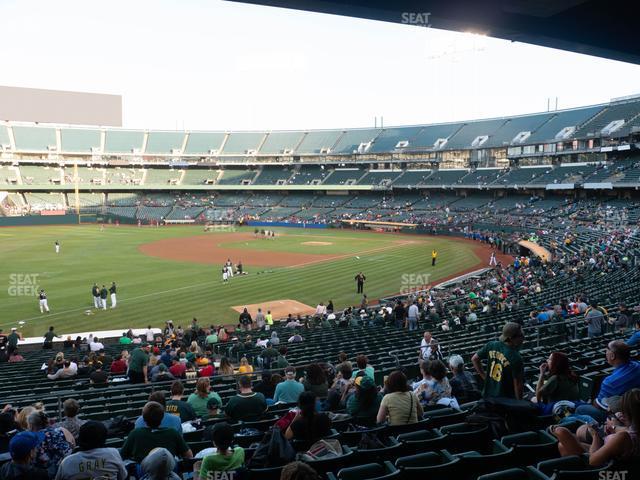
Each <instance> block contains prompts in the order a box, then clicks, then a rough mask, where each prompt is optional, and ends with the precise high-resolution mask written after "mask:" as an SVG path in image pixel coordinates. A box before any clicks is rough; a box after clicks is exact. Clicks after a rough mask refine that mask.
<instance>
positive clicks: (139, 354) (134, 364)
mask: <svg viewBox="0 0 640 480" xmlns="http://www.w3.org/2000/svg"><path fill="white" fill-rule="evenodd" d="M148 363H149V355H147V354H146V352H144V351H143V350H142V349H141V348H134V349H133V350H132V351H131V356H130V357H129V370H131V371H134V372H142V368H143V367H144V366H145V365H147V364H148Z"/></svg>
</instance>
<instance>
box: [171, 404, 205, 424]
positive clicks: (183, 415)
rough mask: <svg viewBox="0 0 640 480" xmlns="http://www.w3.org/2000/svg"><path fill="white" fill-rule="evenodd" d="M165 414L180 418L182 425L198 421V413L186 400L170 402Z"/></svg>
mask: <svg viewBox="0 0 640 480" xmlns="http://www.w3.org/2000/svg"><path fill="white" fill-rule="evenodd" d="M205 407H206V405H205ZM165 412H167V413H169V414H171V415H176V416H177V417H180V421H181V422H182V423H184V422H189V421H191V420H195V419H196V412H195V411H194V410H193V407H192V406H191V405H190V404H189V403H188V402H185V401H184V400H169V401H168V402H167V405H166V407H165Z"/></svg>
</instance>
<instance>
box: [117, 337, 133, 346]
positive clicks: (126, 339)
mask: <svg viewBox="0 0 640 480" xmlns="http://www.w3.org/2000/svg"><path fill="white" fill-rule="evenodd" d="M132 341H133V340H131V339H130V338H129V337H120V340H118V343H120V344H121V345H129V344H130V343H131V342H132Z"/></svg>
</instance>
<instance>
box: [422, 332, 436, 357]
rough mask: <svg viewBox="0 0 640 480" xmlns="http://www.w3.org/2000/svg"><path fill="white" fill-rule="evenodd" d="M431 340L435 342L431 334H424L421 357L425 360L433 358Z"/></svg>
mask: <svg viewBox="0 0 640 480" xmlns="http://www.w3.org/2000/svg"><path fill="white" fill-rule="evenodd" d="M431 340H433V336H432V335H431V332H424V335H423V337H422V342H420V356H421V357H422V358H424V359H428V358H429V357H430V356H431Z"/></svg>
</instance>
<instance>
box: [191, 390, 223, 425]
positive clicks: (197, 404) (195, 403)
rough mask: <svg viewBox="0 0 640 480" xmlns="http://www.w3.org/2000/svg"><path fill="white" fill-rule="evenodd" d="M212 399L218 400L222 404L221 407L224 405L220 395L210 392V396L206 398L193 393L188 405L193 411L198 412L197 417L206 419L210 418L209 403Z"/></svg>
mask: <svg viewBox="0 0 640 480" xmlns="http://www.w3.org/2000/svg"><path fill="white" fill-rule="evenodd" d="M210 398H215V399H217V400H218V401H219V402H220V405H222V399H221V398H220V395H218V394H217V393H216V392H209V396H207V397H204V398H203V397H201V396H200V395H198V394H196V393H192V394H191V395H189V398H188V399H187V403H188V404H189V405H191V406H192V407H193V411H194V412H196V415H197V416H198V417H199V418H205V419H206V418H208V417H209V410H208V409H207V402H208V401H209V399H210Z"/></svg>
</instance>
